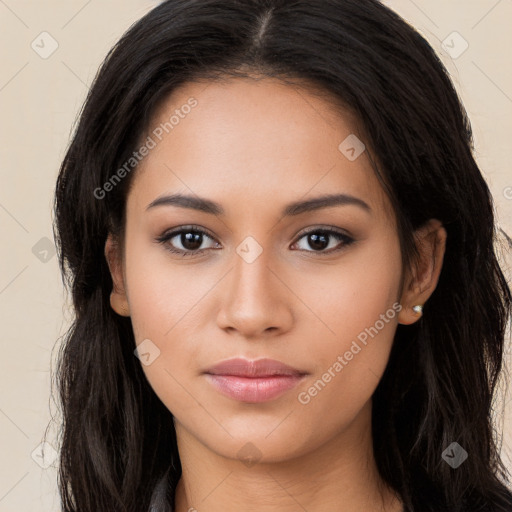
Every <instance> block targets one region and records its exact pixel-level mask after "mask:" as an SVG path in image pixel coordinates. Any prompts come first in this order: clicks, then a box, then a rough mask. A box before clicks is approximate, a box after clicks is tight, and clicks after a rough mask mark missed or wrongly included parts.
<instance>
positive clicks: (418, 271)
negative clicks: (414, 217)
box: [398, 219, 447, 325]
mask: <svg viewBox="0 0 512 512" xmlns="http://www.w3.org/2000/svg"><path fill="white" fill-rule="evenodd" d="M446 237H447V234H446V230H445V228H444V227H443V225H442V223H441V222H440V221H439V220H437V219H430V220H429V221H428V222H427V223H425V224H424V225H423V226H422V227H421V228H419V229H418V230H417V231H416V232H415V239H416V247H417V248H418V253H419V260H418V261H417V265H415V266H414V270H413V271H412V272H409V277H408V279H407V281H406V286H405V287H404V291H403V293H402V297H401V300H400V303H401V304H402V306H403V307H402V310H401V311H400V313H399V315H398V323H400V324H404V325H410V324H412V323H414V322H416V321H417V320H418V319H419V318H421V316H422V315H423V306H424V304H425V303H426V302H427V300H428V299H429V297H430V296H431V295H432V293H433V292H434V290H435V289H436V286H437V283H438V281H439V276H440V274H441V269H442V266H443V259H444V253H445V249H446ZM411 274H412V275H411Z"/></svg>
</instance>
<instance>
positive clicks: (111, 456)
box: [55, 0, 512, 512]
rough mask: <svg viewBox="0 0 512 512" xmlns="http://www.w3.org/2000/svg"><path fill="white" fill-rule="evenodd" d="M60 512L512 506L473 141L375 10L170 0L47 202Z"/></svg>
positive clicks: (89, 112)
mask: <svg viewBox="0 0 512 512" xmlns="http://www.w3.org/2000/svg"><path fill="white" fill-rule="evenodd" d="M55 213H56V238H57V240H58V242H59V250H60V262H61V268H62V272H63V274H64V275H65V276H67V278H68V282H69V285H70V287H71V290H72V294H73V302H74V307H75V310H76V320H75V322H74V324H73V326H72V328H71V330H70V331H69V333H68V336H67V339H66V343H65V346H64V349H63V352H62V355H61V359H60V365H59V371H58V376H59V382H60V390H61V400H62V405H63V414H64V426H63V439H62V456H61V466H60V482H59V485H60V490H61V496H62V501H63V507H64V508H63V510H65V511H66V512H71V511H78V510H80V512H86V511H87V512H88V511H98V510H109V511H113V510H115V511H121V510H122V511H141V510H148V509H150V510H153V511H157V510H158V511H160V510H174V511H176V512H185V511H187V510H188V511H191V510H198V511H203V510H204V511H208V512H213V511H221V510H222V511H229V510H240V509H242V510H253V511H256V510H257V511H267V512H271V511H276V510H279V511H292V510H293V511H294V510H308V511H311V512H312V511H316V510H322V511H339V510H350V511H363V510H364V511H367V510H371V511H382V512H399V511H415V512H416V511H432V512H434V511H435V512H441V511H450V512H453V511H461V512H462V511H464V512H470V511H510V510H512V493H511V491H510V489H508V488H507V486H506V482H505V481H506V478H507V472H506V469H505V468H504V466H503V464H502V462H501V460H500V456H499V451H498V449H497V440H496V439H495V438H494V436H493V428H494V427H493V423H492V419H491V402H492V399H493V397H494V393H495V387H496V383H497V379H498V377H499V375H500V372H501V370H502V357H503V350H504V331H505V327H506V324H507V321H508V319H509V317H510V304H511V294H510V289H509V287H508V285H507V283H506V281H505V278H504V275H503V273H502V270H501V269H500V266H499V264H498V262H497V258H496V255H495V251H494V247H493V239H494V235H495V225H494V218H493V204H492V198H491V195H490V192H489V189H488V187H487V185H486V183H485V181H484V179H483V177H482V174H481V172H480V170H479V168H478V166H477V164H476V162H475V160H474V158H473V155H472V134H471V128H470V124H469V121H468V119H467V116H466V113H465V111H464V108H463V107H462V105H461V103H460V101H459V99H458V97H457V94H456V92H455V90H454V88H453V86H452V84H451V82H450V80H449V78H448V75H447V72H446V70H445V68H444V67H443V65H442V64H441V62H440V61H439V59H438V58H437V57H436V55H435V53H434V51H433V50H432V48H431V47H430V46H429V45H428V44H427V42H426V41H425V40H424V39H423V38H422V37H421V36H420V35H419V34H418V33H417V32H416V31H415V30H414V29H413V28H411V27H410V26H409V25H408V24H407V23H405V22H404V21H403V20H402V19H401V18H400V17H399V16H398V15H396V14H395V13H394V12H392V11H391V10H390V9H388V8H387V7H385V6H383V5H382V4H381V3H379V2H377V1H375V0H358V1H355V0H318V1H316V2H306V1H302V0H294V1H290V0H231V1H226V0H202V1H200V2H199V1H194V0H168V1H165V2H163V3H161V4H160V5H159V6H158V7H156V8H155V9H154V10H152V11H151V12H150V13H149V14H147V15H146V16H145V17H144V18H142V19H141V20H140V21H139V22H138V23H136V24H135V25H134V26H133V27H131V28H130V30H129V31H128V32H127V33H126V34H125V35H124V36H123V38H122V39H121V40H120V41H119V43H118V44H117V45H116V46H115V47H114V48H113V49H112V51H111V52H110V53H109V55H108V57H107V59H106V61H105V63H104V64H103V66H102V68H101V70H100V72H99V74H98V76H97V77H96V79H95V82H94V84H93V87H92V88H91V91H90V93H89V96H88V98H87V101H86V104H85V106H84V109H83V111H82V113H81V116H80V120H79V123H78V126H77V129H76V132H75V134H74V136H73V140H72V142H71V145H70V147H69V149H68V151H67V154H66V156H65V158H64V161H63V164H62V167H61V170H60V175H59V178H58V182H57V188H56V204H55Z"/></svg>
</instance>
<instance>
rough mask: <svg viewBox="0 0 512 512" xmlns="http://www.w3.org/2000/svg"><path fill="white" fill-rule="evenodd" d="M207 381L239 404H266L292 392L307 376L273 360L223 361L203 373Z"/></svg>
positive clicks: (237, 359) (239, 359) (238, 359)
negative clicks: (287, 392) (289, 391)
mask: <svg viewBox="0 0 512 512" xmlns="http://www.w3.org/2000/svg"><path fill="white" fill-rule="evenodd" d="M204 373H205V374H206V375H205V376H206V379H207V381H208V382H209V383H210V384H211V385H212V386H213V387H214V388H215V389H216V390H217V391H219V392H220V393H222V394H223V395H225V396H227V397H229V398H231V399H233V400H237V401H240V402H252V403H258V402H266V401H269V400H272V399H274V398H277V397H278V396H280V395H282V394H284V393H285V392H286V391H288V390H290V389H292V388H294V387H295V386H297V385H298V384H299V382H301V381H302V380H303V378H304V377H305V376H306V375H307V372H304V371H300V370H297V369H296V368H292V367H291V366H288V365H286V364H284V363H281V362H279V361H275V360H274V359H258V360H257V361H249V360H247V359H243V358H235V359H229V360H227V361H223V362H221V363H219V364H217V365H215V366H214V367H212V368H210V369H209V370H207V371H206V372H204Z"/></svg>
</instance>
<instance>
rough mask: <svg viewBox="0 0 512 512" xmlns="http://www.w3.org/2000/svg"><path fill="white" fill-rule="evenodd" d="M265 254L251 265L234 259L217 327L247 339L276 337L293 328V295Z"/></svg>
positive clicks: (223, 295) (236, 258)
mask: <svg viewBox="0 0 512 512" xmlns="http://www.w3.org/2000/svg"><path fill="white" fill-rule="evenodd" d="M272 266H275V265H272V263H271V262H270V261H269V258H268V257H267V252H266V251H265V250H264V251H263V252H262V253H261V254H260V255H259V256H258V257H257V258H256V259H255V260H254V261H252V262H251V263H248V262H247V261H246V260H244V259H243V258H242V257H240V256H239V255H238V254H235V255H234V268H233V269H232V270H231V272H230V273H229V275H228V276H226V282H225V289H224V291H223V294H222V304H221V307H220V311H219V313H218V317H217V325H218V326H219V327H220V328H221V329H223V330H225V331H226V332H228V333H238V334H239V335H240V336H241V337H243V338H247V339H261V338H266V337H269V336H276V335H279V334H282V333H283V332H286V331H287V330H289V329H290V328H291V327H292V325H293V320H294V318H293V311H292V302H293V292H292V291H291V290H290V288H289V287H288V286H287V283H286V280H285V279H283V277H284V276H280V275H279V271H278V270H276V269H273V268H271V267H272Z"/></svg>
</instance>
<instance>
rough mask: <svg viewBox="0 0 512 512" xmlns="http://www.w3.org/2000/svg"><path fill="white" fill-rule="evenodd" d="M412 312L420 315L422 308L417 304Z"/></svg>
mask: <svg viewBox="0 0 512 512" xmlns="http://www.w3.org/2000/svg"><path fill="white" fill-rule="evenodd" d="M412 310H413V311H414V312H415V313H416V314H417V315H421V314H422V313H423V306H422V305H420V304H418V305H417V306H413V308H412Z"/></svg>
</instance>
